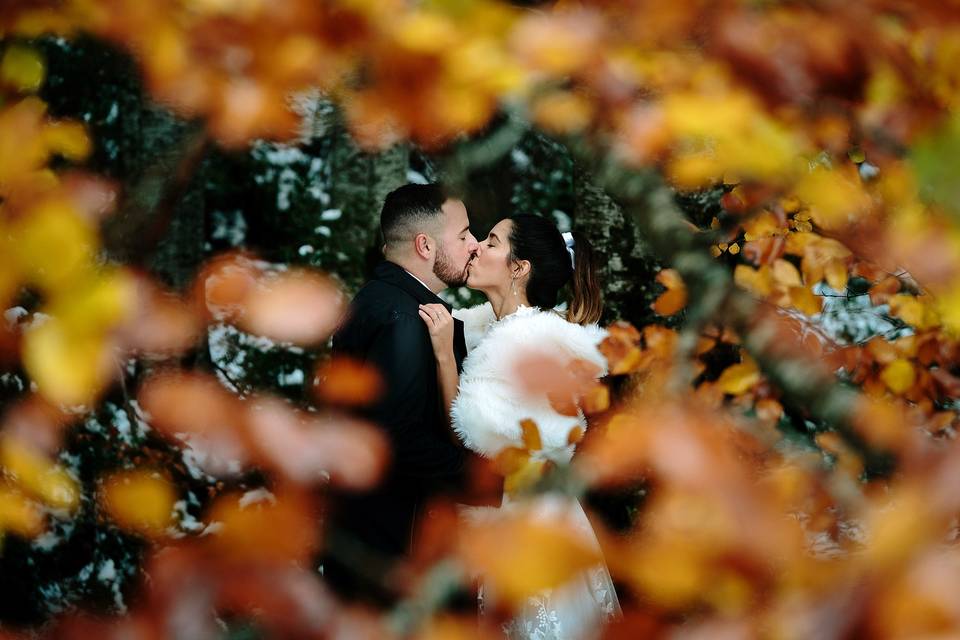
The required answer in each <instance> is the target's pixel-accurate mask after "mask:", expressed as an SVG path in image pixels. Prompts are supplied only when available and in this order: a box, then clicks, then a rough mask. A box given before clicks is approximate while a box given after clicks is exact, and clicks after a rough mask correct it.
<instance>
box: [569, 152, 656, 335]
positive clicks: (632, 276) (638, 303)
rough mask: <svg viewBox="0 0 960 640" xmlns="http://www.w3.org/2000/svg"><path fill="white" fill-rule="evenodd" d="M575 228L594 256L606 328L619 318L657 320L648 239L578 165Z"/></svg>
mask: <svg viewBox="0 0 960 640" xmlns="http://www.w3.org/2000/svg"><path fill="white" fill-rule="evenodd" d="M573 181H574V197H575V205H574V212H573V226H574V228H575V229H576V230H578V231H580V232H582V233H584V234H585V235H586V236H587V238H588V239H589V240H590V243H591V244H592V245H593V248H594V250H595V251H596V252H597V254H598V259H599V264H600V274H599V275H600V280H601V285H602V287H603V293H604V315H603V319H602V320H601V322H602V323H604V324H606V323H609V322H612V321H614V320H618V319H623V320H627V321H629V322H632V323H634V324H635V325H637V326H642V325H645V324H649V323H651V322H653V321H654V319H655V318H656V317H657V316H656V314H654V313H653V311H652V310H651V309H650V304H651V303H652V302H653V301H654V300H655V299H656V297H657V295H658V289H657V287H656V285H655V283H654V277H655V276H656V272H657V263H656V260H655V259H654V257H653V255H652V253H651V251H650V248H649V245H648V243H647V241H646V240H645V239H644V238H643V236H642V235H641V233H640V231H639V230H638V229H637V227H636V225H634V224H633V223H632V221H630V220H628V219H625V218H624V215H623V212H622V211H621V209H620V207H619V206H618V205H617V204H616V203H615V202H614V201H613V200H612V199H611V198H610V196H609V195H607V194H606V193H605V192H604V190H603V189H601V188H600V187H599V186H597V184H596V182H595V181H594V180H593V177H592V176H591V175H589V174H588V173H587V172H586V171H584V170H583V169H582V168H581V167H579V166H578V167H577V168H576V169H575V170H574V177H573Z"/></svg>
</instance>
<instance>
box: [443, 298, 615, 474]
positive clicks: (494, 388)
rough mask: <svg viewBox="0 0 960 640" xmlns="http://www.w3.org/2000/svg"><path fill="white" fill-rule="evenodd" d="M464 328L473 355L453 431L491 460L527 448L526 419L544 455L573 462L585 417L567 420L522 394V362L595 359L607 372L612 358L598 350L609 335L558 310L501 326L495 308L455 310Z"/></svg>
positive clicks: (527, 311) (529, 311) (521, 314)
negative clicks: (540, 357)
mask: <svg viewBox="0 0 960 640" xmlns="http://www.w3.org/2000/svg"><path fill="white" fill-rule="evenodd" d="M454 316H455V317H457V318H458V319H460V320H463V322H464V337H465V339H466V343H467V349H468V355H467V359H466V360H465V361H464V363H463V373H462V374H461V376H460V388H459V390H458V393H457V397H456V399H455V400H454V402H453V407H452V410H451V414H452V418H453V427H454V430H455V431H456V432H457V435H458V436H460V439H461V440H462V441H463V443H464V445H465V446H466V447H467V448H469V449H471V450H472V451H476V452H477V453H479V454H480V455H483V456H485V457H491V458H492V457H494V456H496V454H497V453H499V452H500V451H501V450H503V449H504V448H506V447H515V446H522V443H523V436H522V429H521V428H520V421H521V420H523V419H524V418H530V419H532V420H533V421H534V422H536V423H537V426H538V427H539V428H540V437H541V440H542V441H543V452H542V454H541V455H543V456H544V457H546V458H550V459H552V460H555V461H557V462H569V460H570V458H571V456H572V455H573V446H571V445H568V444H567V439H568V437H569V434H570V430H571V429H572V428H574V427H576V426H580V427H585V426H586V424H585V422H584V419H583V417H582V416H580V417H570V416H564V415H560V414H559V413H557V412H556V411H554V409H553V408H552V407H551V406H550V402H549V401H548V400H547V398H542V399H541V398H530V397H529V396H528V395H524V394H522V393H521V392H520V390H519V384H518V382H517V379H516V369H517V362H518V359H519V358H522V357H523V356H524V355H526V354H529V353H531V352H534V353H541V354H548V355H551V356H554V357H557V356H559V357H561V358H563V359H569V361H573V360H576V359H584V360H588V361H589V362H592V363H594V364H596V365H597V366H599V367H600V368H601V369H602V372H603V374H605V373H606V364H607V363H606V360H605V359H604V357H603V356H602V355H601V354H600V351H599V350H598V349H597V345H598V344H599V343H600V341H601V340H603V338H604V336H605V335H606V332H605V331H604V330H603V329H600V328H599V327H598V326H596V325H587V326H580V325H578V324H573V323H571V322H567V321H566V320H565V319H564V318H562V317H561V316H560V315H559V314H557V313H556V312H555V311H541V310H540V309H537V308H535V307H521V308H520V309H519V310H518V311H517V312H516V313H513V314H511V315H509V316H507V317H506V318H504V319H503V320H499V321H498V320H496V317H495V316H494V314H493V309H492V308H491V306H490V303H489V302H488V303H486V304H483V305H479V306H477V307H472V308H470V309H463V310H458V311H455V312H454Z"/></svg>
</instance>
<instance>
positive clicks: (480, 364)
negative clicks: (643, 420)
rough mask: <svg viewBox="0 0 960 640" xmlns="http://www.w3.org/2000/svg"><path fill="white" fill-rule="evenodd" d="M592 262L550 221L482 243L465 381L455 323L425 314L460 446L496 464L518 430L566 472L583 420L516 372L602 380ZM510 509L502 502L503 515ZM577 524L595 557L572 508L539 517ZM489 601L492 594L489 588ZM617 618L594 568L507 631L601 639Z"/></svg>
mask: <svg viewBox="0 0 960 640" xmlns="http://www.w3.org/2000/svg"><path fill="white" fill-rule="evenodd" d="M593 260H594V259H593V252H592V250H591V248H590V246H589V243H588V242H587V241H586V239H585V238H582V237H580V236H579V234H578V235H577V237H576V238H575V239H574V236H572V235H571V234H561V233H560V231H559V230H558V229H557V228H556V226H555V225H554V224H553V223H552V222H550V221H549V220H547V219H545V218H542V217H540V216H534V215H517V216H513V217H511V218H506V219H504V220H501V221H500V222H499V223H497V225H496V226H494V227H493V229H492V230H491V231H490V234H489V235H488V236H487V238H486V239H485V240H484V241H483V242H481V243H480V248H479V249H478V251H477V254H476V256H475V257H474V259H473V260H472V261H471V262H470V265H469V267H468V269H469V271H468V273H469V277H468V279H467V286H468V287H470V288H472V289H478V290H480V291H482V292H483V293H484V294H485V295H486V296H487V299H488V302H486V303H485V304H482V305H479V306H476V307H473V308H470V309H463V310H459V311H455V312H454V314H455V315H456V317H457V318H458V319H460V320H463V322H464V333H465V338H466V343H467V349H468V354H467V358H466V360H465V361H464V363H463V373H462V375H459V376H458V374H457V367H456V361H455V359H454V357H453V320H452V318H451V317H450V314H449V313H448V312H447V310H446V308H445V307H443V306H442V305H439V304H430V305H421V308H420V316H421V317H422V318H423V321H424V322H425V323H426V325H427V328H428V329H429V331H430V338H431V342H432V344H433V348H434V353H435V355H436V358H437V364H438V375H439V376H440V382H441V386H442V389H443V396H444V401H445V402H446V403H447V406H448V407H449V408H450V415H451V418H452V423H453V428H454V431H455V432H456V433H457V435H458V436H459V437H460V439H461V441H462V442H463V444H464V445H465V446H466V447H467V448H469V449H471V450H473V451H475V452H477V453H479V454H480V455H482V456H485V457H489V458H493V457H495V456H496V455H497V454H498V453H499V452H501V451H502V450H503V449H505V448H507V447H522V446H523V430H522V427H521V425H520V422H521V420H524V419H531V420H533V422H534V423H536V425H537V427H538V428H539V430H540V436H541V440H542V448H541V450H539V451H537V452H536V453H535V455H536V456H540V457H542V458H545V459H547V460H550V461H553V462H556V463H560V464H565V463H568V462H569V461H570V459H571V457H572V456H573V450H574V447H575V445H574V444H571V443H570V442H569V441H570V432H571V428H573V427H577V426H579V427H580V428H581V429H585V427H586V422H585V420H584V418H583V416H582V414H578V415H577V416H576V417H570V416H564V415H561V414H560V413H558V412H557V411H556V410H555V409H554V408H553V407H552V406H551V404H550V402H549V400H548V399H547V398H546V396H543V397H532V396H531V395H529V394H525V393H524V392H523V391H522V390H521V387H520V386H519V385H518V380H517V373H516V369H517V366H518V364H519V363H520V358H523V357H524V354H525V353H531V352H535V353H537V354H545V355H549V356H550V357H551V358H553V359H558V358H559V359H560V360H562V361H564V362H565V363H571V362H573V361H574V360H586V361H588V362H591V363H593V364H595V365H596V366H597V367H598V369H599V370H601V372H603V371H605V370H606V362H605V360H604V358H603V356H602V355H601V354H600V352H599V351H598V349H597V344H598V343H599V342H600V341H601V340H602V339H603V337H604V332H603V330H601V329H600V328H599V327H598V326H597V325H596V321H597V320H598V319H599V317H600V312H601V303H600V293H599V287H598V285H597V279H596V273H595V271H596V269H595V265H594V264H593ZM568 282H570V283H571V290H572V300H571V301H570V303H569V309H568V311H567V312H566V315H565V317H564V316H563V315H561V314H560V313H559V312H558V311H556V310H555V309H554V307H555V306H556V305H557V297H558V295H559V292H560V289H561V288H562V287H563V286H564V285H565V284H567V283H568ZM510 502H511V496H509V495H505V496H504V499H503V506H504V507H505V506H507V505H508V504H510ZM558 505H559V506H560V510H561V512H562V516H563V517H564V519H565V520H566V521H567V522H572V523H573V524H574V525H575V526H576V527H577V528H578V529H579V530H580V532H581V533H582V534H583V535H584V536H585V537H586V539H587V540H588V542H589V544H591V545H593V546H594V547H595V548H598V545H597V539H596V536H595V534H594V533H593V530H592V528H591V527H590V523H589V521H588V520H587V517H586V514H585V513H584V511H583V508H582V506H581V505H580V503H579V502H577V501H576V500H574V499H572V498H564V497H560V496H545V497H542V498H540V499H539V504H538V512H544V513H549V512H551V511H552V512H553V514H554V515H555V513H556V507H557V506H558ZM484 591H485V593H484V598H487V599H489V598H490V597H491V595H492V594H490V593H489V588H488V587H487V586H485V587H484ZM619 614H620V605H619V602H618V600H617V595H616V592H615V591H614V588H613V582H612V580H611V579H610V574H609V572H608V571H607V569H606V567H605V566H603V565H602V564H601V565H598V566H596V567H594V568H592V569H590V570H588V571H585V572H583V573H582V574H581V575H577V576H575V577H574V578H572V579H570V580H568V581H567V582H566V583H564V584H563V585H561V586H559V587H556V588H554V589H551V590H547V591H544V592H541V593H538V594H536V595H535V596H532V597H530V598H529V599H528V601H527V603H526V605H525V606H523V607H522V608H521V609H520V610H519V611H518V612H517V614H516V615H515V617H514V618H513V619H512V620H511V621H510V622H509V623H508V624H507V625H505V628H504V632H505V634H506V636H507V637H508V638H511V639H537V640H541V639H543V640H546V639H555V640H560V639H579V638H593V637H597V636H599V635H600V632H601V631H602V627H603V624H604V623H605V622H607V621H609V620H611V619H612V618H614V617H616V616H618V615H619Z"/></svg>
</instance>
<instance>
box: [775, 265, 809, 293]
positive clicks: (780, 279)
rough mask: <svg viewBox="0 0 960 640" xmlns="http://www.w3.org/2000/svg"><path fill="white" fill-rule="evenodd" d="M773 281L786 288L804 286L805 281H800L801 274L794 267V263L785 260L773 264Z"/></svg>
mask: <svg viewBox="0 0 960 640" xmlns="http://www.w3.org/2000/svg"><path fill="white" fill-rule="evenodd" d="M773 279H774V280H776V281H777V283H778V284H780V285H783V286H785V287H799V286H802V285H803V281H802V280H801V279H800V272H799V271H798V270H797V268H796V267H795V266H793V263H791V262H788V261H787V260H784V259H783V258H778V259H777V260H775V261H774V263H773Z"/></svg>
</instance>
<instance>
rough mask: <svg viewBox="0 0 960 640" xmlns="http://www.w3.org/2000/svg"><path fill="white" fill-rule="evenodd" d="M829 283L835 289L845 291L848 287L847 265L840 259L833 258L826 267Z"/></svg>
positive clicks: (825, 271)
mask: <svg viewBox="0 0 960 640" xmlns="http://www.w3.org/2000/svg"><path fill="white" fill-rule="evenodd" d="M824 274H825V275H826V277H827V284H828V285H830V288H831V289H833V290H834V291H841V292H842V291H845V290H846V288H847V265H846V263H844V262H841V261H840V260H831V261H830V262H828V263H827V266H826V267H825V268H824Z"/></svg>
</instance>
